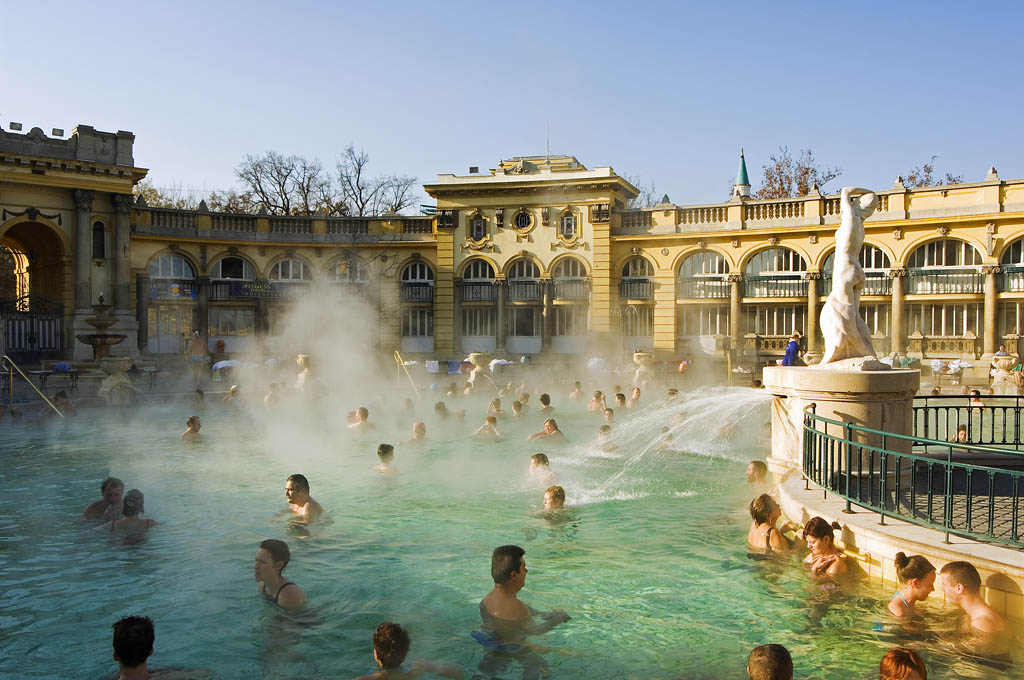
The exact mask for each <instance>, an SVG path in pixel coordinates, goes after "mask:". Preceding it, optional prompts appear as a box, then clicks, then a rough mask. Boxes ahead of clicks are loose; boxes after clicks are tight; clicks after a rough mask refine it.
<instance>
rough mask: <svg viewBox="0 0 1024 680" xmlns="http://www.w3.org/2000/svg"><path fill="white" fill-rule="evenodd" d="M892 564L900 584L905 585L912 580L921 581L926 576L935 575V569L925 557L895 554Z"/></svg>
mask: <svg viewBox="0 0 1024 680" xmlns="http://www.w3.org/2000/svg"><path fill="white" fill-rule="evenodd" d="M893 564H894V565H895V566H896V575H897V576H898V577H899V582H900V583H906V582H908V581H912V580H914V579H923V578H925V577H927V576H928V574H932V573H935V567H934V566H933V565H932V563H931V562H929V561H928V559H927V558H926V557H922V556H921V555H911V556H910V557H907V555H906V554H905V553H902V552H898V553H896V559H895V560H893Z"/></svg>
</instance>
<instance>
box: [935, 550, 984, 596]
mask: <svg viewBox="0 0 1024 680" xmlns="http://www.w3.org/2000/svg"><path fill="white" fill-rule="evenodd" d="M939 573H940V574H942V592H943V593H944V594H945V595H946V600H947V601H949V602H950V603H951V604H957V603H958V602H959V601H960V598H961V597H962V596H963V595H964V593H969V594H972V595H977V594H979V593H980V592H981V574H979V573H978V570H977V569H975V568H974V565H973V564H971V563H970V562H964V561H962V560H958V561H956V562H947V563H946V564H944V565H943V566H942V569H940V570H939Z"/></svg>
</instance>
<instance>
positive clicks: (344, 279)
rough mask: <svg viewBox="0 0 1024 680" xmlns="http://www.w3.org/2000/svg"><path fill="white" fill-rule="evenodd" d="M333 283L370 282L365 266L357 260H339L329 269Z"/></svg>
mask: <svg viewBox="0 0 1024 680" xmlns="http://www.w3.org/2000/svg"><path fill="white" fill-rule="evenodd" d="M331 277H332V279H333V280H334V282H335V283H360V284H361V283H368V282H369V280H370V277H369V272H368V271H367V269H366V265H365V264H364V263H363V262H362V261H361V260H358V259H355V258H353V259H351V260H340V261H338V262H336V263H335V264H334V265H333V266H332V267H331Z"/></svg>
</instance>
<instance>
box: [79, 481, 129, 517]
mask: <svg viewBox="0 0 1024 680" xmlns="http://www.w3.org/2000/svg"><path fill="white" fill-rule="evenodd" d="M100 493H101V494H102V495H103V498H101V499H99V500H98V501H93V502H92V503H90V504H89V505H87V506H85V510H83V511H82V519H98V520H100V521H105V522H109V521H111V520H115V519H117V518H118V517H120V516H121V501H122V499H123V497H124V482H122V481H121V480H120V479H118V478H117V477H107V478H106V479H104V480H103V483H102V484H100Z"/></svg>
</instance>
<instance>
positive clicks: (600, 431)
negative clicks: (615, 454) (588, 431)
mask: <svg viewBox="0 0 1024 680" xmlns="http://www.w3.org/2000/svg"><path fill="white" fill-rule="evenodd" d="M597 447H598V448H599V449H601V450H602V451H618V450H619V446H618V445H617V444H613V443H612V426H611V425H609V424H607V423H605V424H604V425H602V426H601V427H599V428H597Z"/></svg>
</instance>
